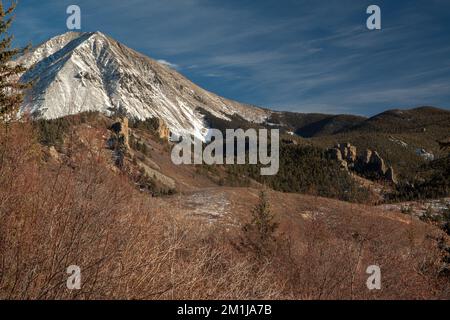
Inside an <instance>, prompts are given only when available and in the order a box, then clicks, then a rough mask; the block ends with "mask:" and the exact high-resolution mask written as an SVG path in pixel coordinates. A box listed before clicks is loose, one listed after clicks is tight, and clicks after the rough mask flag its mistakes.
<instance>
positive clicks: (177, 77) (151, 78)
mask: <svg viewBox="0 0 450 320" xmlns="http://www.w3.org/2000/svg"><path fill="white" fill-rule="evenodd" d="M17 63H20V64H24V65H25V66H27V67H29V68H30V70H28V71H27V72H26V73H25V74H24V75H22V77H21V79H22V81H29V80H33V79H34V80H35V85H34V86H33V88H32V89H31V91H30V92H28V94H27V96H26V98H25V102H24V104H23V106H22V108H21V111H22V112H29V113H31V114H32V115H34V116H37V117H41V118H46V119H53V118H58V117H63V116H66V115H70V114H76V113H80V112H84V111H100V112H102V113H107V114H108V113H112V112H113V111H114V110H117V109H118V107H119V106H120V107H122V108H123V109H124V110H125V111H126V113H127V114H128V115H129V116H130V117H133V118H137V119H146V118H153V117H158V118H162V119H164V120H165V121H166V123H167V125H168V127H169V128H170V129H171V131H172V132H174V133H176V134H183V133H189V134H194V135H195V136H197V137H199V138H201V139H203V138H204V136H206V134H207V127H206V125H205V123H204V121H203V117H202V115H201V114H200V113H199V112H197V109H198V108H199V107H202V108H206V109H208V111H209V112H211V113H212V114H214V115H215V116H217V117H219V118H223V119H227V120H228V117H229V116H231V115H233V114H239V115H240V116H242V117H243V118H245V119H246V120H248V121H250V122H255V123H261V122H263V121H264V120H265V118H267V116H268V115H269V114H270V112H269V111H267V110H264V109H261V108H258V107H254V106H249V105H246V104H242V103H239V102H235V101H232V100H229V99H225V98H222V97H220V96H217V95H215V94H213V93H211V92H208V91H206V90H204V89H202V88H200V87H199V86H197V85H195V84H194V83H192V82H191V81H190V80H188V79H187V78H185V77H184V76H182V75H181V74H179V73H178V72H176V71H175V70H173V69H171V68H169V67H168V66H165V65H163V64H161V63H158V62H157V61H155V60H153V59H151V58H149V57H147V56H145V55H143V54H141V53H139V52H137V51H135V50H133V49H130V48H128V47H126V46H125V45H123V44H121V43H119V42H117V41H116V40H114V39H112V38H110V37H108V36H106V35H104V34H102V33H101V32H90V33H73V32H70V33H66V34H63V35H60V36H56V37H53V38H52V39H50V40H49V41H47V42H44V43H43V44H41V45H39V46H37V47H35V48H34V49H33V50H31V51H30V52H28V53H27V54H25V55H24V56H22V57H20V58H19V59H18V60H17Z"/></svg>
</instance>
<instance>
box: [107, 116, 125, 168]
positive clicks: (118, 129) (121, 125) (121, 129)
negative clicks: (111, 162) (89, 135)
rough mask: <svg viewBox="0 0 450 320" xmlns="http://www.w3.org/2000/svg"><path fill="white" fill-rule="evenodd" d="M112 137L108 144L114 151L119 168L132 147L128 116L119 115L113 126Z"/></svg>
mask: <svg viewBox="0 0 450 320" xmlns="http://www.w3.org/2000/svg"><path fill="white" fill-rule="evenodd" d="M111 131H112V133H111V137H110V138H109V140H108V146H109V148H110V149H112V150H113V151H114V159H115V163H116V165H117V166H118V167H119V168H122V167H123V163H124V158H125V154H126V153H127V152H128V150H129V149H130V144H129V139H130V130H129V126H128V118H126V117H118V118H117V119H116V122H114V123H113V124H112V126H111Z"/></svg>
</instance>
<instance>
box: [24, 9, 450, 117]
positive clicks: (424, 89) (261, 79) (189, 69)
mask: <svg viewBox="0 0 450 320" xmlns="http://www.w3.org/2000/svg"><path fill="white" fill-rule="evenodd" d="M71 2H72V1H69V0H49V1H45V2H42V1H41V2H37V1H32V0H23V1H21V2H20V4H19V10H18V13H17V23H16V24H17V27H16V28H15V33H16V35H17V37H19V41H23V42H26V41H28V39H29V38H30V37H31V38H33V39H37V40H38V41H39V42H40V41H42V40H44V38H48V37H50V36H52V35H54V34H55V33H58V32H63V31H64V28H65V19H66V14H65V8H66V7H67V5H69V4H71ZM77 2H78V4H79V5H80V6H81V8H82V25H83V30H84V31H94V30H101V31H102V32H104V33H107V34H109V35H111V36H112V37H113V38H116V39H117V40H118V41H121V42H123V43H124V44H126V45H128V46H130V47H132V48H134V49H136V50H138V51H141V52H143V53H144V54H147V55H149V56H150V57H159V58H162V59H160V62H161V63H163V64H165V65H167V66H169V67H171V68H174V69H177V70H179V71H180V72H182V73H184V74H185V75H186V76H188V77H189V78H191V79H192V80H193V81H194V82H196V83H198V84H199V85H201V86H203V87H205V88H206V89H208V90H211V91H213V92H216V93H219V94H221V95H224V96H226V97H228V98H232V99H235V100H240V101H243V102H248V103H253V104H259V105H262V106H266V107H271V108H275V109H289V110H293V111H305V112H314V111H315V112H329V113H342V112H345V113H358V114H373V113H376V112H378V111H382V110H384V109H386V108H389V107H394V106H395V105H402V106H407V105H420V104H432V105H438V106H441V107H450V90H447V91H446V89H448V86H449V84H450V69H449V66H450V43H449V42H448V39H449V38H448V34H449V33H450V26H449V24H448V20H449V18H450V3H448V1H442V0H433V1H426V2H423V3H422V2H414V3H408V4H407V5H406V4H404V3H401V2H397V1H395V2H393V1H390V0H379V1H378V3H377V4H378V5H379V6H380V7H381V9H382V30H381V31H368V30H367V29H366V28H365V19H366V18H367V15H366V13H365V9H366V7H367V5H368V4H367V3H365V2H361V1H359V0H341V1H327V2H323V1H322V2H317V1H313V0H299V1H291V0H284V1H281V2H280V1H277V0H267V1H264V2H262V1H261V2H257V3H256V2H255V1H251V0H229V1H226V2H225V1H220V2H219V1H217V2H216V1H207V0H171V1H166V0H129V1H126V2H124V1H119V0H109V1H106V0H98V1H87V0H79V1H77Z"/></svg>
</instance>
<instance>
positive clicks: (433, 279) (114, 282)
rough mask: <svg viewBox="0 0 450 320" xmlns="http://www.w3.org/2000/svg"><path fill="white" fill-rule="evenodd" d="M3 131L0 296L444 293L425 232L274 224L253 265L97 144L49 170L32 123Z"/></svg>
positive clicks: (311, 222)
mask: <svg viewBox="0 0 450 320" xmlns="http://www.w3.org/2000/svg"><path fill="white" fill-rule="evenodd" d="M0 130H1V134H0V139H1V141H0V142H1V144H0V148H1V149H0V156H1V158H0V161H1V162H0V166H1V167H0V298H3V299H355V298H362V299H371V298H449V296H450V295H449V287H448V278H442V277H440V276H439V268H440V266H441V263H442V257H441V252H440V251H439V250H438V249H437V246H436V244H435V241H434V240H433V238H432V237H427V234H428V233H427V232H428V231H424V230H428V229H427V228H425V227H423V224H416V223H413V224H411V227H408V228H397V227H398V223H397V222H395V221H393V222H392V224H390V223H389V222H388V221H389V220H387V219H385V220H383V221H384V222H383V224H380V225H378V224H377V223H376V220H375V218H374V217H363V219H356V220H355V219H354V216H355V215H354V213H348V214H344V215H342V216H339V219H340V220H339V221H338V222H336V221H334V220H333V219H331V218H330V217H327V216H320V215H317V216H312V217H311V218H310V219H303V220H302V222H301V223H296V224H294V223H287V222H286V221H284V222H283V221H281V222H282V223H281V227H280V229H279V233H278V235H277V242H276V243H275V244H274V245H273V248H272V250H271V251H270V252H268V253H267V255H266V256H264V257H263V258H258V259H255V256H254V254H253V253H252V252H251V251H249V250H248V249H246V248H245V247H243V246H241V245H240V239H241V238H242V235H241V234H240V233H239V232H240V231H239V230H240V229H239V228H236V229H235V230H234V231H236V232H230V231H227V229H226V228H224V227H223V226H222V225H220V224H216V225H215V226H212V227H211V226H209V225H208V224H207V223H202V222H199V221H198V220H193V219H189V218H187V217H184V216H181V215H179V214H177V212H176V211H175V210H172V211H170V210H162V209H159V207H158V206H156V205H155V201H156V200H155V199H152V198H150V197H148V196H146V195H145V194H141V193H139V192H138V191H137V190H136V189H135V188H134V187H133V186H132V185H131V184H130V181H129V180H128V178H127V177H126V176H125V175H121V174H120V173H115V172H113V171H112V170H111V169H110V167H109V159H107V158H106V157H105V156H104V153H102V152H101V149H102V146H101V145H97V144H98V143H100V144H101V141H100V142H98V141H97V142H95V139H94V138H92V139H88V142H89V141H91V142H92V143H91V144H89V143H88V144H86V143H78V141H76V140H74V141H71V143H70V144H68V145H69V150H68V151H67V154H68V155H70V156H67V157H65V158H64V159H62V161H61V162H52V161H50V162H47V161H44V160H43V156H42V148H41V146H40V145H39V144H38V143H37V142H36V140H35V138H34V137H35V134H34V132H33V130H32V128H31V126H30V125H28V124H27V123H21V124H14V125H13V126H12V127H11V128H10V129H9V132H8V134H7V135H6V134H5V128H4V127H1V128H0ZM85 142H86V141H85ZM336 203H337V202H336ZM358 215H359V216H361V215H362V213H358ZM246 222H248V220H246V218H245V217H243V218H242V219H241V221H240V223H242V224H244V223H246ZM424 228H425V229H424ZM436 232H437V231H436ZM386 235H387V236H386ZM430 235H432V236H433V237H436V235H433V233H432V232H431V231H430ZM373 261H375V262H376V263H377V264H379V265H380V266H381V267H382V270H383V282H382V283H383V290H380V291H378V292H373V291H369V290H367V288H366V287H365V282H366V279H367V277H368V275H366V274H365V266H366V265H368V264H374V263H373ZM70 265H78V266H80V267H81V271H82V274H81V277H82V287H81V290H68V289H67V288H66V280H67V277H68V274H66V269H67V267H68V266H70Z"/></svg>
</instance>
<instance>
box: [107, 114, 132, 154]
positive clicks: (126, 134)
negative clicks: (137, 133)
mask: <svg viewBox="0 0 450 320" xmlns="http://www.w3.org/2000/svg"><path fill="white" fill-rule="evenodd" d="M111 130H112V131H113V132H114V133H115V134H116V137H117V139H118V140H119V142H120V143H122V144H123V145H125V146H126V147H127V148H129V147H130V129H129V125H128V118H126V117H123V118H117V119H116V122H115V123H114V124H113V125H112V126H111Z"/></svg>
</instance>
